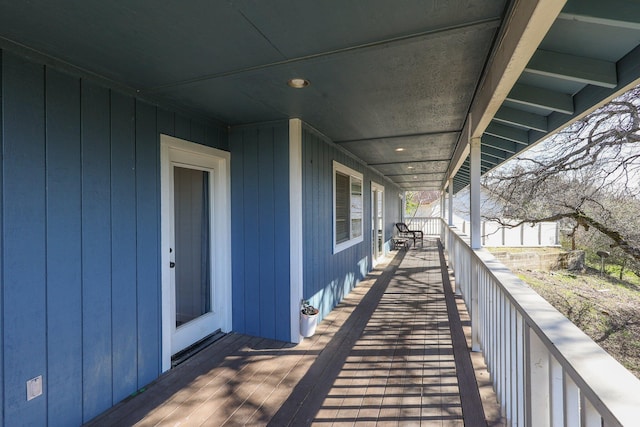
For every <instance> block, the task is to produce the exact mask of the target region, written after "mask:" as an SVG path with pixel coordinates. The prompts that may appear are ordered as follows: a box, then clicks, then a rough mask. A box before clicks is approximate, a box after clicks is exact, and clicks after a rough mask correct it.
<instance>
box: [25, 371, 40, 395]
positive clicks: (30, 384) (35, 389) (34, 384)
mask: <svg viewBox="0 0 640 427" xmlns="http://www.w3.org/2000/svg"><path fill="white" fill-rule="evenodd" d="M41 394H42V375H38V376H37V377H35V378H31V379H30V380H28V381H27V400H28V401H29V400H31V399H35V398H36V397H38V396H40V395H41Z"/></svg>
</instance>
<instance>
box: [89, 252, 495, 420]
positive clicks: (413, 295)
mask: <svg viewBox="0 0 640 427" xmlns="http://www.w3.org/2000/svg"><path fill="white" fill-rule="evenodd" d="M443 260H444V257H443V256H442V253H441V251H439V250H438V248H437V246H436V243H435V241H433V240H431V241H429V242H425V245H424V248H414V249H411V250H409V251H399V252H397V253H396V256H395V257H394V258H393V259H390V260H389V262H388V264H387V265H385V266H384V268H379V269H376V270H374V271H373V272H372V273H371V274H370V275H369V276H368V277H367V279H366V280H365V281H363V282H362V283H361V284H360V285H359V286H358V287H357V288H356V289H354V291H352V293H351V294H350V295H349V296H348V297H347V298H346V299H345V300H344V301H343V302H342V303H341V304H340V305H339V306H338V307H337V308H336V309H335V310H334V311H333V312H332V313H330V314H329V315H328V316H327V317H326V318H325V319H324V320H323V321H322V323H321V324H320V325H319V326H318V329H317V332H316V335H315V336H314V337H312V338H307V339H305V340H304V341H303V342H302V343H301V344H299V345H296V346H294V345H292V344H288V343H283V342H277V341H272V340H266V339H261V338H255V337H250V336H246V335H239V334H230V335H228V336H226V337H225V338H223V339H222V340H220V341H218V342H217V343H215V344H214V345H212V346H210V347H208V348H207V349H205V350H203V351H202V352H200V353H199V354H197V355H196V356H194V357H192V358H191V359H190V360H188V361H187V362H185V363H184V364H182V365H180V366H178V367H177V368H175V369H173V370H171V371H170V372H168V373H167V374H165V375H163V376H162V377H160V378H159V379H158V380H156V381H155V382H154V383H153V384H151V385H150V386H149V387H147V388H146V390H145V391H144V392H143V393H140V394H138V395H137V396H134V397H131V398H129V399H128V400H127V401H125V402H123V403H121V404H119V405H117V406H116V407H114V408H113V409H112V410H110V411H108V412H106V413H105V414H103V415H102V416H100V417H98V418H96V419H95V420H93V421H92V423H90V425H100V426H103V425H118V426H124V425H140V426H153V425H181V426H199V425H208V426H222V425H228V426H237V425H256V426H262V425H272V426H287V425H291V426H305V425H318V426H330V425H332V426H343V425H344V426H346V425H355V424H357V425H400V426H404V425H407V426H413V425H415V426H418V425H423V426H463V425H465V426H486V425H491V426H493V425H500V423H501V421H500V419H499V416H498V414H497V407H496V405H495V404H492V403H493V402H495V396H494V395H493V394H492V392H491V391H490V390H491V388H490V385H489V386H487V379H488V375H487V374H486V372H483V371H482V367H481V366H479V367H478V366H476V369H475V371H476V375H474V366H473V363H472V359H473V361H474V362H475V364H476V365H480V364H481V362H482V361H481V358H478V355H474V356H473V357H471V355H470V353H469V351H468V340H467V339H465V333H464V329H465V328H467V329H468V327H466V326H465V324H466V323H468V319H467V318H466V317H465V316H466V313H465V312H463V311H462V312H461V313H460V314H461V316H462V317H461V316H460V315H459V313H458V312H459V310H460V309H461V308H463V306H462V305H461V304H460V301H459V300H458V299H457V298H455V297H454V295H453V292H452V291H451V286H450V285H449V275H448V272H447V271H446V269H445V270H443V269H442V267H441V265H443V263H442V261H443ZM476 377H477V378H478V379H479V384H480V390H483V392H482V393H481V392H480V391H479V387H478V383H476ZM482 401H484V402H485V408H484V409H483V405H482ZM485 414H486V415H485Z"/></svg>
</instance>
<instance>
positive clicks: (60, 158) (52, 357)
mask: <svg viewBox="0 0 640 427" xmlns="http://www.w3.org/2000/svg"><path fill="white" fill-rule="evenodd" d="M45 99H46V117H47V122H46V135H47V147H46V163H47V167H46V176H47V182H46V188H47V212H46V218H47V356H48V360H47V371H48V373H49V378H48V381H47V396H48V402H47V403H48V406H49V413H48V421H49V425H52V426H53V425H70V424H73V425H79V424H82V262H81V261H82V246H81V203H82V188H81V180H80V178H81V174H82V172H81V169H80V167H81V158H80V82H79V81H78V79H76V78H73V77H69V76H66V75H64V74H61V73H58V72H56V71H52V70H47V79H46V97H45ZM61 248H64V250H61Z"/></svg>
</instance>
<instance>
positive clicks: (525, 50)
mask: <svg viewBox="0 0 640 427" xmlns="http://www.w3.org/2000/svg"><path fill="white" fill-rule="evenodd" d="M565 4H566V0H537V1H534V0H528V1H523V0H514V2H513V5H512V6H511V8H510V9H509V12H508V16H507V17H505V24H504V25H503V26H502V28H501V30H500V35H499V37H498V40H497V42H496V44H495V48H494V50H493V52H492V55H491V57H490V59H489V64H488V67H487V68H486V70H485V73H484V75H483V77H482V79H481V81H480V84H479V88H478V90H477V91H476V93H475V96H474V98H473V101H472V104H471V107H470V109H469V111H470V114H469V116H468V117H467V121H466V122H465V125H464V129H463V131H462V132H461V134H460V139H459V140H458V144H457V146H456V149H455V150H454V154H453V156H452V158H451V162H450V164H449V169H448V170H447V173H446V176H445V181H446V180H448V179H449V177H453V176H455V174H456V172H457V171H458V169H459V168H460V165H461V164H462V161H464V159H465V158H466V156H468V155H469V147H468V145H469V139H470V138H472V137H480V136H482V134H483V133H484V130H485V129H486V128H487V126H488V125H489V123H490V122H491V120H492V119H493V116H494V115H495V114H496V112H497V111H498V109H499V108H500V106H501V105H502V103H503V102H504V100H505V99H506V98H507V95H508V94H509V92H511V89H512V88H513V86H514V85H515V83H516V81H517V80H518V78H519V77H520V75H521V74H522V72H523V71H524V69H525V67H526V66H527V64H528V63H529V61H530V60H531V57H532V56H533V55H534V53H535V52H536V50H537V49H538V46H539V45H540V43H541V42H542V40H543V39H544V37H545V35H546V34H547V32H548V31H549V29H550V28H551V26H552V25H553V23H554V22H555V20H556V18H557V17H558V15H559V14H560V12H561V11H562V8H563V7H564V5H565ZM472 118H473V120H471V119H472ZM470 122H471V123H470ZM465 138H467V140H466V141H465V140H464V139H465ZM444 184H445V182H443V185H442V187H443V188H444Z"/></svg>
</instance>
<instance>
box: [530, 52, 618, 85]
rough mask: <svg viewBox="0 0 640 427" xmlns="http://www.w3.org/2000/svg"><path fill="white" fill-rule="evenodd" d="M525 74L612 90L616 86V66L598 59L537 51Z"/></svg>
mask: <svg viewBox="0 0 640 427" xmlns="http://www.w3.org/2000/svg"><path fill="white" fill-rule="evenodd" d="M525 71H526V72H527V73H531V74H535V75H540V76H547V77H553V78H557V79H561V80H568V81H573V82H579V83H585V84H590V85H594V86H601V87H606V88H610V89H612V88H614V87H616V86H617V85H618V76H617V73H616V64H615V63H614V62H609V61H601V60H599V59H593V58H585V57H582V56H575V55H567V54H566V53H559V52H552V51H549V50H541V49H540V50H538V51H537V52H536V53H535V55H533V58H531V61H529V64H527V67H526V68H525Z"/></svg>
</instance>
